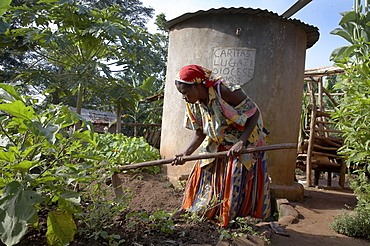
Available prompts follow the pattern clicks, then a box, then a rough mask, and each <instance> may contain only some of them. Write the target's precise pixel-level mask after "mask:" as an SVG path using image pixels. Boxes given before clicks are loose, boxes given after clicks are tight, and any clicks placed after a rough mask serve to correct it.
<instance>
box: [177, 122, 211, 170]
mask: <svg viewBox="0 0 370 246" xmlns="http://www.w3.org/2000/svg"><path fill="white" fill-rule="evenodd" d="M205 137H206V135H205V134H204V133H203V131H202V130H201V129H197V130H196V131H195V133H194V136H193V139H192V140H191V142H190V144H189V146H188V147H187V148H186V150H185V151H184V152H182V153H181V154H177V155H175V160H174V161H173V163H172V165H183V164H184V163H185V161H183V159H182V158H181V157H182V156H186V155H191V154H193V152H194V151H195V150H196V149H197V148H198V147H199V146H200V145H201V143H202V142H203V140H204V139H205Z"/></svg>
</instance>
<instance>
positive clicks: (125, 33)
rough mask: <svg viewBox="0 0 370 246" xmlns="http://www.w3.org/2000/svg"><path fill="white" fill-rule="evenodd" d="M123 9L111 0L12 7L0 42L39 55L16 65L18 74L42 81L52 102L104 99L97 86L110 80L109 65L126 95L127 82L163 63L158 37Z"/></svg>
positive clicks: (23, 78)
mask: <svg viewBox="0 0 370 246" xmlns="http://www.w3.org/2000/svg"><path fill="white" fill-rule="evenodd" d="M131 7H132V6H131ZM125 11H126V10H123V9H122V7H119V6H118V5H114V4H110V5H109V6H108V7H106V8H102V9H98V8H94V7H91V6H89V5H83V4H81V3H78V1H73V0H70V1H57V0H48V1H43V2H42V3H39V4H35V5H31V6H27V5H22V6H18V7H13V8H11V9H10V10H9V12H8V13H7V14H6V15H5V16H4V18H3V20H2V23H4V25H5V26H6V29H4V31H3V32H1V33H2V35H1V37H0V38H1V41H2V42H1V45H2V46H3V47H5V48H6V49H8V50H11V49H12V48H14V47H17V49H18V50H19V49H21V47H24V50H31V51H32V54H34V55H35V56H37V59H36V60H35V59H32V61H30V66H29V68H27V69H21V70H19V69H18V70H16V73H17V75H18V77H17V78H16V79H17V80H18V81H19V82H22V83H27V84H28V83H30V82H31V81H32V85H33V86H35V87H39V86H41V87H43V88H44V89H46V90H44V91H43V92H44V95H45V96H46V99H49V98H50V97H52V99H53V103H59V102H60V99H59V98H63V97H67V98H69V99H71V98H72V97H73V96H76V95H78V96H79V97H77V99H76V98H75V97H74V99H75V100H76V101H77V102H74V103H72V105H77V108H79V107H80V106H81V104H82V100H83V98H91V97H93V96H95V97H96V95H101V96H102V100H103V101H105V100H106V98H107V97H108V98H109V97H110V96H111V95H110V94H107V93H105V94H102V93H99V92H101V88H102V87H109V86H111V85H112V82H111V81H110V80H109V79H110V78H112V77H114V74H113V72H112V70H111V69H112V68H113V67H114V68H118V69H119V70H120V71H121V72H122V71H123V72H122V73H124V75H125V79H123V80H118V82H119V83H118V85H121V88H123V89H120V90H119V91H117V92H118V93H120V94H121V97H122V98H125V97H129V95H130V94H132V92H133V91H132V90H125V89H124V88H125V87H127V86H125V83H126V84H128V81H130V79H131V78H135V77H138V78H139V79H140V80H144V79H146V78H147V77H150V76H151V74H153V73H157V72H158V73H159V71H160V70H159V69H162V70H161V71H163V67H164V66H163V60H160V59H157V58H158V52H156V51H157V49H158V48H160V47H159V45H158V43H159V39H158V37H157V36H155V35H150V34H149V33H148V32H147V31H146V30H145V29H143V28H141V27H138V26H135V25H133V24H132V22H130V20H129V19H127V18H126V16H125V15H123V14H122V13H123V12H125ZM36 64H37V65H42V64H44V65H43V66H36ZM48 64H49V65H48ZM160 64H162V65H160ZM50 65H51V66H50ZM39 67H41V68H43V69H42V70H41V71H39V70H38V68H39ZM36 82H37V84H35V83H36ZM115 83H116V82H114V83H113V85H115ZM122 84H123V85H122ZM113 87H115V86H113ZM118 88H120V87H118ZM117 92H116V93H117ZM57 100H59V102H57ZM69 102H70V100H69ZM117 102H118V103H120V104H121V105H120V106H121V107H123V108H124V107H125V105H126V103H125V101H124V100H122V101H117ZM115 106H116V103H115V104H114V107H115ZM77 112H79V111H77Z"/></svg>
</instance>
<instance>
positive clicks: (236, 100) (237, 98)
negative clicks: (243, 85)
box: [220, 84, 260, 157]
mask: <svg viewBox="0 0 370 246" xmlns="http://www.w3.org/2000/svg"><path fill="white" fill-rule="evenodd" d="M220 92H221V97H222V99H224V100H225V102H227V103H228V104H229V105H231V106H233V107H236V106H237V105H239V104H240V103H241V102H242V101H243V100H245V99H246V98H247V95H246V94H245V92H244V91H243V90H235V91H231V90H229V88H227V87H226V86H224V85H222V84H221V87H220ZM259 116H260V112H259V110H258V109H257V110H256V112H255V113H254V115H252V116H251V117H249V118H248V119H247V121H246V122H245V125H244V131H243V133H242V135H241V136H240V139H239V141H238V142H236V143H235V144H234V145H233V147H231V149H230V150H229V152H228V156H234V157H235V156H239V155H240V154H241V151H242V150H243V149H244V147H245V144H246V142H247V140H248V138H249V136H250V135H251V133H252V132H253V130H254V128H255V127H256V125H257V122H258V118H259Z"/></svg>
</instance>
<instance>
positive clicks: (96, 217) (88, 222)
mask: <svg viewBox="0 0 370 246" xmlns="http://www.w3.org/2000/svg"><path fill="white" fill-rule="evenodd" d="M103 181H104V180H103V179H97V180H95V181H94V183H93V184H92V185H91V186H90V188H89V189H88V191H87V192H86V194H85V196H84V198H85V200H86V202H85V206H86V207H85V208H84V210H83V211H81V213H78V214H76V218H78V220H79V223H80V224H81V226H80V227H78V228H77V231H78V233H79V234H81V235H83V237H85V238H87V239H91V238H93V239H94V240H99V239H104V240H105V243H107V244H108V245H120V244H121V243H123V242H124V241H125V240H124V239H122V238H121V236H120V235H119V234H116V233H114V232H112V228H113V226H114V217H115V216H116V215H117V214H119V213H121V212H122V211H124V210H125V209H127V208H128V206H127V203H128V202H129V201H130V199H131V196H129V195H127V194H128V193H127V192H125V195H126V196H125V197H120V198H119V199H117V201H115V200H113V201H110V200H107V199H106V197H109V196H111V195H112V194H111V193H112V189H111V187H110V186H107V185H105V183H104V182H103ZM125 191H128V190H125Z"/></svg>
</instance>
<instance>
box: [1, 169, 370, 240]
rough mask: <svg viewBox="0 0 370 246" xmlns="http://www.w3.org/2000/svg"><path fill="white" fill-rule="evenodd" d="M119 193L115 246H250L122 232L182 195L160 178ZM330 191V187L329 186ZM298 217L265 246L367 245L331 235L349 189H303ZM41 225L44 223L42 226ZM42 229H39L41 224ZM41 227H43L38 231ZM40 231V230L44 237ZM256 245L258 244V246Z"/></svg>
mask: <svg viewBox="0 0 370 246" xmlns="http://www.w3.org/2000/svg"><path fill="white" fill-rule="evenodd" d="M120 178H121V180H122V182H123V187H124V188H130V193H131V194H132V195H133V198H132V200H131V202H130V203H129V204H128V205H129V207H130V209H129V210H127V211H124V212H122V214H121V215H120V216H118V217H117V218H115V222H114V228H113V229H114V233H116V234H119V235H120V236H121V238H124V239H125V242H124V243H122V244H119V245H128V246H131V245H135V246H182V245H193V246H195V245H198V246H216V245H217V246H220V245H222V246H223V245H239V246H241V245H242V246H244V245H250V244H220V242H219V236H220V232H219V228H218V226H217V225H215V224H214V223H212V222H207V221H206V222H202V223H184V222H181V221H179V222H176V223H175V224H174V233H173V234H172V235H168V234H165V233H161V232H160V231H152V232H151V233H147V231H148V229H150V228H148V227H147V225H145V224H143V223H137V224H136V226H134V227H132V228H130V229H129V228H128V224H130V223H132V222H133V221H132V220H131V221H130V220H127V218H126V215H127V214H129V213H141V212H146V213H147V214H153V213H155V212H157V211H163V210H164V211H166V212H173V211H175V210H176V209H177V208H179V207H180V204H181V200H182V190H181V189H175V188H174V187H173V186H172V185H171V184H170V183H169V182H168V181H167V180H166V179H165V178H164V177H163V176H162V175H149V174H146V173H140V174H122V175H121V176H120ZM334 185H335V184H334ZM290 204H291V205H292V206H293V207H294V208H295V209H296V210H297V211H298V213H299V217H298V221H297V222H296V223H294V224H289V225H288V226H287V227H286V232H287V233H288V234H289V237H288V236H282V235H278V234H274V233H267V234H266V235H270V236H269V238H270V242H271V243H270V245H277V246H280V245H281V246H297V245H299V246H306V245H307V246H308V245H310V246H311V245H325V246H330V245H333V246H334V245H335V246H348V245H351V246H357V245H358V246H362V245H370V242H369V241H366V240H361V239H356V238H350V237H347V236H344V235H341V234H338V233H336V232H334V231H332V230H331V229H330V227H329V223H330V222H332V221H333V216H334V215H338V214H340V213H341V212H342V209H344V208H345V207H346V206H350V207H354V206H355V204H356V198H355V196H354V195H353V193H352V191H351V190H350V189H330V190H327V189H319V188H309V189H305V195H304V199H303V200H302V201H298V202H295V203H290ZM44 224H45V223H44ZM41 226H42V223H41ZM44 227H45V225H44ZM45 231H46V230H45V229H44V232H45ZM261 241H262V240H260V241H259V243H258V244H253V245H263V242H262V244H261ZM0 244H1V243H0ZM86 244H88V245H90V246H100V245H107V244H106V243H103V242H102V241H94V240H86V239H84V238H83V237H81V236H77V237H75V241H74V242H72V243H71V244H70V245H72V246H81V245H86ZM19 245H21V246H23V245H32V246H36V245H37V246H41V245H42V246H44V245H47V244H46V243H45V235H42V233H40V232H38V233H30V234H29V235H28V236H27V237H26V238H25V239H24V240H23V241H22V243H20V244H19Z"/></svg>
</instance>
